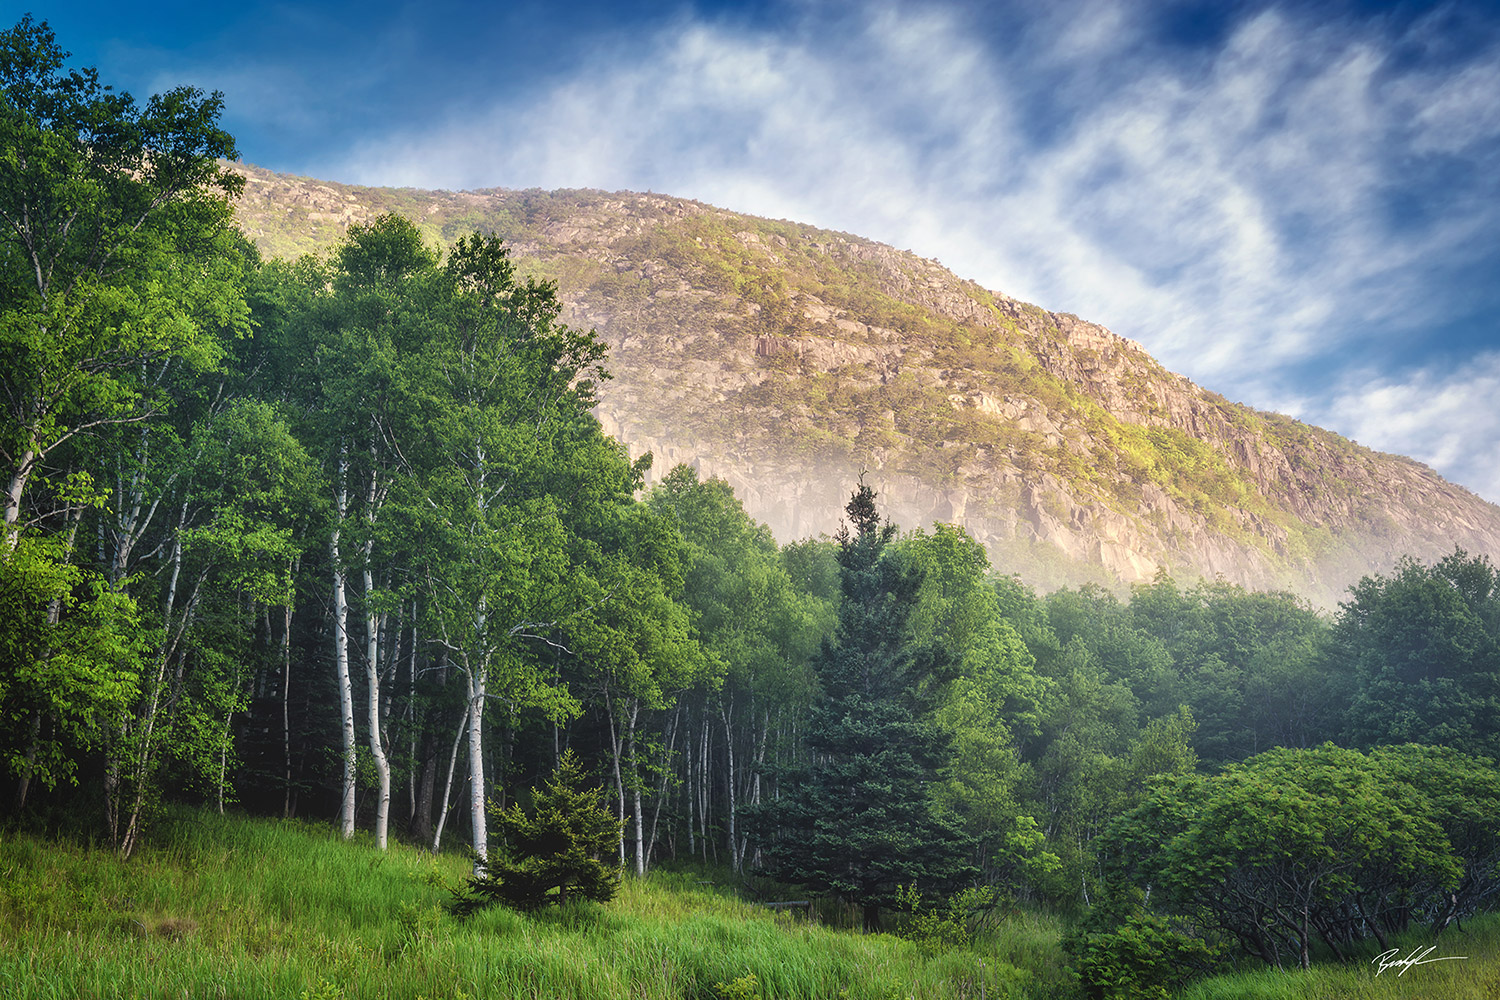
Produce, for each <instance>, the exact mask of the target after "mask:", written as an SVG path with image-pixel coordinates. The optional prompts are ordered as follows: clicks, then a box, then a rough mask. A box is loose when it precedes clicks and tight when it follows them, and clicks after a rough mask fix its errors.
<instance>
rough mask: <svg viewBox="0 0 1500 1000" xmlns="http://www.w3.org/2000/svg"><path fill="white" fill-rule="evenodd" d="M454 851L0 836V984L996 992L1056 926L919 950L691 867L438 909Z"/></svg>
mask: <svg viewBox="0 0 1500 1000" xmlns="http://www.w3.org/2000/svg"><path fill="white" fill-rule="evenodd" d="M466 870H467V862H466V861H465V860H464V859H463V858H461V857H457V856H445V857H440V858H433V857H431V856H430V855H428V854H426V853H425V852H420V851H417V850H414V849H411V848H405V847H393V848H392V849H391V850H390V851H389V852H387V853H380V852H378V851H376V850H375V849H374V848H373V846H372V845H371V844H370V843H369V842H368V841H366V840H363V839H356V840H355V841H354V842H353V843H344V842H341V841H340V840H338V839H337V838H336V837H335V836H334V834H333V833H332V831H331V830H329V829H327V828H324V827H320V826H309V825H304V824H298V823H280V822H274V821H268V820H253V819H243V818H230V819H224V818H220V817H218V816H213V815H208V814H198V813H176V814H173V815H172V816H171V817H170V818H169V819H168V821H167V822H165V823H164V824H163V825H162V826H161V827H160V828H159V829H158V832H157V836H156V838H155V844H154V845H148V846H147V848H146V849H144V850H143V851H141V852H140V853H139V854H138V855H137V856H136V857H135V858H134V859H132V860H131V861H130V862H128V863H122V862H120V861H119V860H117V859H116V858H115V857H114V855H113V854H111V853H110V852H109V851H107V850H103V849H100V848H97V847H94V846H90V845H87V844H77V843H68V842H42V841H38V840H36V839H33V838H30V837H25V836H6V837H4V838H3V839H0V930H3V941H0V996H5V997H13V998H16V1000H32V998H43V997H45V998H62V997H69V998H71V997H101V998H102V997H152V998H156V997H188V998H196V997H235V998H241V997H243V998H262V997H264V998H288V1000H293V998H307V1000H338V998H344V1000H355V998H365V997H370V998H375V997H380V998H413V1000H415V998H429V1000H436V998H440V997H441V998H455V1000H456V998H460V997H468V998H475V1000H477V998H481V997H507V998H509V997H536V998H579V1000H584V998H587V1000H600V998H614V997H643V998H671V1000H700V998H701V1000H713V998H718V997H721V996H722V997H729V996H756V997H767V998H770V997H788V998H792V997H804V998H810V1000H811V998H834V997H848V998H850V1000H863V998H869V1000H892V998H896V997H913V998H939V997H963V998H969V997H973V998H981V997H982V998H985V1000H989V998H996V1000H999V998H1005V997H1023V996H1026V995H1027V994H1028V992H1031V993H1032V995H1041V994H1040V993H1037V992H1035V988H1038V987H1040V988H1042V992H1052V990H1051V989H1050V987H1048V985H1047V980H1046V977H1042V978H1040V979H1038V978H1036V977H1034V976H1033V975H1032V974H1031V973H1028V972H1026V971H1023V970H1022V969H1021V968H1019V967H1018V966H1019V965H1020V964H1021V963H1023V962H1024V963H1028V964H1029V963H1030V962H1033V961H1039V962H1043V963H1049V962H1050V963H1055V961H1056V958H1057V953H1056V941H1057V938H1058V929H1057V927H1056V926H1055V925H1051V924H1048V923H1047V922H1046V920H1045V919H1044V918H1038V917H1025V916H1017V917H1013V918H1011V920H1009V921H1007V923H1006V924H1005V925H1003V926H1002V927H1001V929H1000V930H999V932H997V933H995V934H993V935H991V937H990V939H989V940H988V942H987V943H986V944H985V945H983V946H980V947H976V948H975V949H974V950H960V951H956V952H950V953H947V954H928V953H925V952H923V951H922V950H921V949H919V948H918V947H916V946H915V945H913V944H911V943H910V942H907V941H904V940H901V939H899V938H895V937H891V936H888V935H869V936H866V935H860V934H852V933H848V932H846V931H839V930H835V929H832V928H828V927H823V926H819V925H816V924H809V923H807V922H805V921H803V920H801V919H800V918H790V917H787V916H785V915H781V916H777V915H775V914H772V913H769V912H768V911H766V910H764V909H761V908H758V907H755V906H753V905H751V904H748V903H744V902H741V901H739V900H737V899H735V898H733V897H732V896H731V895H730V894H728V893H724V892H718V891H714V890H712V889H708V888H704V887H702V886H699V885H697V884H696V883H695V881H694V880H693V878H692V877H690V876H685V875H677V876H674V875H671V874H666V875H663V876H659V877H653V878H652V879H648V880H646V881H636V880H627V881H626V883H625V885H624V886H623V888H622V890H621V893H620V895H619V897H617V899H616V900H615V901H613V902H612V903H610V904H609V905H608V906H600V905H597V904H581V905H572V906H569V907H567V908H566V909H563V910H555V911H551V912H546V913H543V914H541V915H538V916H521V915H519V914H516V913H512V912H510V911H506V910H501V909H494V910H489V911H485V912H483V913H481V914H480V915H479V916H477V917H475V918H472V919H470V920H468V921H464V922H461V921H458V920H456V919H454V918H452V917H450V916H448V915H447V914H446V913H445V912H443V910H442V907H441V903H442V901H443V899H444V897H445V895H446V893H445V890H444V889H443V887H442V885H443V883H445V882H446V883H448V884H453V883H456V882H458V881H459V880H460V879H461V878H462V877H463V876H464V874H465V872H466Z"/></svg>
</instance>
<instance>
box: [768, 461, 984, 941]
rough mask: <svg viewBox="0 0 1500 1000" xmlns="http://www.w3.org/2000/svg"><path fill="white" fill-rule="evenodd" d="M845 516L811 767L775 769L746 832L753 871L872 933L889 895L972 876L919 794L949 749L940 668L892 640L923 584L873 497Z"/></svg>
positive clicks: (941, 887) (811, 729) (898, 638)
mask: <svg viewBox="0 0 1500 1000" xmlns="http://www.w3.org/2000/svg"><path fill="white" fill-rule="evenodd" d="M845 511H846V512H847V513H848V515H849V522H850V525H852V530H851V528H850V527H848V526H846V527H844V528H842V529H840V532H839V535H838V543H839V556H838V558H839V567H840V582H841V586H842V589H843V603H842V605H841V606H840V609H839V620H838V627H837V629H836V631H835V634H834V637H833V639H832V640H830V641H825V642H824V644H823V646H822V648H821V650H820V651H819V652H818V654H817V656H816V657H815V658H814V661H813V666H814V669H815V671H816V673H817V675H818V678H819V680H820V681H821V682H822V686H823V694H824V700H823V702H822V703H821V704H820V705H818V706H817V707H816V708H815V709H814V712H813V714H812V717H811V719H810V721H809V724H808V729H807V733H806V736H805V737H804V745H805V746H806V749H807V750H808V752H809V754H810V757H811V761H812V762H811V764H809V765H808V766H807V767H805V768H802V769H799V770H798V772H796V773H788V772H783V773H782V775H781V783H780V787H781V796H780V798H779V799H777V800H775V801H772V802H769V803H766V804H765V805H763V806H761V807H760V808H759V809H756V810H754V811H753V812H752V814H751V817H750V822H751V831H752V836H753V837H754V838H755V840H756V842H757V843H758V844H759V846H760V847H761V851H762V871H763V872H764V874H766V875H769V876H770V877H772V878H774V879H777V880H778V881H782V882H787V883H794V884H798V885H804V886H806V887H807V888H808V889H810V890H812V891H813V892H819V893H828V894H831V895H834V896H836V897H837V898H839V899H841V900H843V901H844V902H846V903H850V904H853V905H857V906H859V907H861V909H862V910H863V919H864V925H865V929H866V930H878V929H879V927H880V910H881V908H882V907H885V906H892V905H895V904H896V903H897V894H898V889H899V887H900V886H902V885H910V884H912V883H916V884H917V885H919V886H920V887H921V889H922V891H925V892H937V893H943V892H947V891H951V890H953V889H955V888H957V887H958V886H959V885H961V884H962V883H963V882H964V881H966V880H968V879H970V878H972V877H973V876H974V874H975V872H974V870H973V869H972V868H971V867H969V866H968V865H967V864H966V862H965V858H966V857H967V852H968V851H969V849H970V848H971V847H972V844H971V843H970V840H969V838H968V837H967V836H966V835H965V834H964V833H963V832H962V830H961V829H960V828H959V826H958V824H957V823H956V822H955V821H954V820H953V819H952V818H951V817H947V816H943V815H940V814H939V813H938V812H937V811H936V810H935V809H934V805H933V801H932V798H931V795H930V794H929V790H930V788H931V786H932V783H933V781H934V779H935V776H936V773H937V770H938V768H940V767H941V766H942V764H943V763H944V762H945V761H946V760H947V758H948V756H949V747H948V744H947V740H946V739H945V738H944V736H943V735H942V733H941V731H940V730H939V729H938V728H937V727H936V726H935V725H933V723H932V721H931V720H930V706H929V705H928V704H927V703H926V702H927V699H926V697H925V695H926V693H927V692H929V691H930V690H932V689H933V688H934V687H935V686H936V684H937V682H940V681H941V680H942V679H943V677H944V672H945V670H946V667H947V663H946V658H945V657H944V656H942V655H941V653H940V652H939V651H937V650H934V649H932V648H931V647H927V648H914V647H913V646H912V645H911V644H910V643H909V642H907V641H906V640H905V638H904V636H905V632H906V629H905V625H906V619H907V617H908V615H909V614H910V613H911V610H912V608H913V606H914V605H915V602H916V599H917V593H918V590H919V589H920V586H921V573H920V571H919V570H917V569H915V568H913V567H910V566H908V565H905V564H903V563H902V562H901V561H900V560H899V559H898V558H895V557H894V554H893V553H888V552H887V545H888V543H889V542H890V541H891V540H892V538H893V537H894V536H895V533H896V528H895V526H894V525H891V524H883V523H882V521H881V518H880V515H879V513H878V512H877V510H876V508H875V491H874V490H872V489H871V488H870V487H868V486H866V485H865V484H864V483H862V482H861V483H860V485H859V487H858V489H856V490H855V492H854V495H853V496H852V497H851V499H850V501H849V504H848V505H847V506H846V507H845Z"/></svg>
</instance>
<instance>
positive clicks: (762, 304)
mask: <svg viewBox="0 0 1500 1000" xmlns="http://www.w3.org/2000/svg"><path fill="white" fill-rule="evenodd" d="M241 169H242V170H243V171H244V173H245V174H246V176H247V179H248V183H247V185H246V193H245V196H244V197H243V198H242V199H241V202H240V205H239V209H238V213H239V218H240V221H241V225H242V227H243V228H244V230H245V232H246V233H247V235H249V236H250V237H251V238H252V239H254V240H255V241H256V243H257V244H258V245H259V246H260V247H261V249H262V252H264V253H266V254H269V255H281V256H287V255H293V254H297V253H303V252H309V251H317V250H321V249H325V248H326V247H327V246H329V245H330V244H331V243H332V241H334V240H335V239H337V238H338V236H340V235H341V234H342V233H343V231H344V230H345V228H346V227H347V226H348V224H349V223H351V222H357V221H365V220H368V219H370V218H373V217H374V216H375V215H377V214H379V213H381V212H385V211H395V212H399V213H401V214H403V215H405V216H407V217H409V218H411V219H413V220H415V221H416V222H418V223H419V224H420V225H421V226H422V227H423V229H424V231H425V232H427V233H429V234H430V235H431V236H432V237H433V238H434V239H435V240H441V241H444V242H448V241H451V240H452V239H454V238H456V237H457V236H459V235H462V234H464V233H465V232H468V231H471V230H474V229H479V230H481V231H484V232H493V233H496V234H498V235H499V236H501V237H503V238H504V239H505V240H506V241H507V242H508V243H509V244H510V245H511V246H512V247H513V248H514V251H515V253H516V255H517V257H518V258H519V260H520V261H521V262H522V264H523V267H524V268H525V269H527V270H529V271H530V272H532V273H539V274H541V275H544V276H546V277H550V278H553V279H555V280H556V281H557V283H558V288H559V291H560V294H561V297H562V299H563V300H564V302H565V303H566V308H567V312H566V318H567V320H568V321H569V322H570V323H572V324H574V325H579V326H585V327H593V328H596V329H597V330H598V331H599V333H600V335H601V336H602V337H603V339H604V340H605V341H606V342H607V343H608V344H609V346H610V350H611V361H610V368H611V370H612V371H613V373H614V376H615V377H614V380H613V381H611V382H610V383H608V384H606V386H605V387H604V390H603V392H602V393H601V400H600V404H599V407H598V409H597V411H596V413H597V415H598V417H599V419H600V421H601V422H602V423H603V424H604V427H605V429H606V430H607V431H608V432H610V433H612V434H614V435H616V436H617V437H619V438H620V439H621V440H622V441H624V442H625V443H626V444H627V445H628V446H629V447H630V449H631V452H632V454H640V453H641V452H644V451H651V452H653V454H654V456H655V469H654V471H655V473H656V474H658V475H661V474H665V473H666V471H668V470H669V469H670V468H671V467H672V466H673V465H675V464H676V463H678V462H688V463H690V464H693V465H695V466H697V467H698V468H699V470H700V471H701V472H702V473H703V474H705V475H710V474H711V475H717V476H721V477H723V478H724V479H726V480H728V481H729V482H730V483H731V484H732V485H733V486H734V488H735V490H736V492H737V493H738V494H739V495H740V496H741V497H742V498H743V500H744V502H745V505H746V507H747V509H748V510H749V511H750V513H751V514H752V516H754V517H756V518H757V519H760V520H762V521H765V522H766V523H768V524H769V525H770V526H771V527H772V529H773V530H774V531H775V532H776V534H777V536H778V538H780V539H782V540H783V541H785V540H788V539H791V538H796V537H804V536H808V535H815V534H817V533H819V532H830V531H832V530H833V529H834V528H835V527H836V526H837V524H838V521H839V517H840V514H841V508H842V504H843V502H844V500H845V498H847V496H848V493H849V489H850V487H851V484H852V483H853V482H854V480H855V478H856V477H857V476H858V475H859V473H860V471H861V470H866V478H867V481H869V482H871V483H872V485H874V486H875V487H876V488H877V489H878V490H879V491H880V492H881V494H882V495H883V499H884V502H885V504H886V505H887V509H888V512H889V514H890V516H892V517H893V518H894V519H895V520H896V521H897V522H898V523H900V524H902V525H903V526H905V527H916V526H918V525H926V524H928V523H930V522H932V521H935V520H936V521H951V522H955V523H958V524H961V525H963V526H964V527H965V528H966V529H967V530H968V531H969V532H970V534H972V535H973V536H974V537H975V538H977V539H979V540H980V541H981V542H982V543H983V544H984V545H985V546H986V548H987V550H988V551H989V552H990V555H991V559H992V561H993V562H994V564H995V566H996V568H997V569H999V570H1001V571H1002V572H1017V573H1019V574H1020V575H1021V576H1022V578H1023V579H1026V580H1028V581H1029V582H1032V583H1034V584H1037V585H1040V586H1054V585H1057V584H1060V583H1065V582H1073V583H1076V582H1080V581H1083V580H1089V579H1093V580H1098V581H1100V582H1105V583H1116V582H1125V583H1130V582H1135V581H1140V580H1146V579H1149V578H1151V577H1152V576H1153V575H1154V574H1155V573H1156V571H1157V569H1158V567H1166V568H1167V569H1168V570H1170V571H1172V572H1173V573H1174V574H1177V575H1179V576H1185V577H1191V576H1199V575H1201V576H1205V577H1210V578H1212V577H1215V576H1222V577H1224V578H1225V579H1227V580H1229V581H1231V582H1235V583H1241V584H1245V585H1247V586H1252V587H1279V588H1286V589H1291V590H1294V591H1297V592H1299V593H1302V594H1305V595H1307V596H1308V597H1310V598H1312V599H1314V600H1316V601H1319V602H1322V603H1329V602H1332V601H1334V600H1336V599H1337V598H1338V596H1339V595H1340V594H1341V593H1342V591H1343V589H1344V588H1345V587H1346V586H1347V584H1348V583H1350V582H1352V581H1353V580H1356V579H1357V578H1358V577H1359V576H1361V575H1362V574H1364V573H1367V572H1370V571H1371V570H1372V569H1377V570H1378V569H1384V568H1386V567H1388V566H1390V565H1391V564H1392V563H1393V562H1394V561H1395V560H1396V559H1397V558H1398V557H1399V556H1401V555H1402V554H1412V555H1415V556H1418V557H1422V558H1434V557H1438V556H1441V555H1443V554H1445V553H1447V552H1450V551H1452V549H1453V548H1454V546H1455V545H1458V546H1461V547H1463V548H1464V549H1466V550H1468V551H1470V552H1479V553H1486V554H1489V555H1491V556H1494V555H1496V554H1497V553H1500V508H1497V507H1495V506H1494V505H1492V504H1489V503H1487V502H1485V501H1483V500H1481V499H1480V498H1478V497H1476V496H1474V495H1473V494H1472V493H1470V492H1468V491H1467V490H1465V489H1463V488H1462V487H1459V486H1456V485H1454V484H1452V483H1449V482H1447V481H1445V480H1444V479H1442V478H1441V477H1440V476H1438V475H1437V474H1436V473H1435V472H1433V471H1432V470H1431V469H1428V468H1427V467H1425V466H1423V465H1421V464H1419V463H1417V462H1414V461H1411V460H1409V459H1406V458H1401V457H1399V456H1393V455H1385V454H1380V453H1377V452H1374V451H1371V450H1370V449H1367V448H1363V447H1360V446H1358V445H1356V444H1354V443H1352V442H1350V441H1348V440H1346V439H1344V438H1342V437H1339V436H1338V435H1336V434H1333V433H1331V432H1329V431H1325V430H1322V429H1319V428H1316V427H1311V426H1308V425H1306V424H1302V423H1300V422H1297V421H1294V420H1291V419H1290V418H1287V417H1285V416H1281V415H1279V414H1272V413H1264V412H1260V411H1256V410H1253V409H1251V408H1249V407H1245V406H1241V405H1238V404H1235V403H1231V402H1229V401H1227V400H1225V399H1223V398H1222V397H1220V396H1217V395H1215V394H1214V393H1212V392H1209V391H1207V390H1205V389H1203V388H1200V387H1199V386H1196V385H1194V384H1193V383H1192V382H1190V381H1189V380H1188V379H1186V378H1184V377H1182V376H1180V375H1175V374H1173V373H1171V372H1168V371H1167V370H1165V369H1164V368H1162V366H1161V365H1159V364H1158V363H1157V362H1156V361H1155V360H1153V359H1152V358H1151V357H1150V355H1148V354H1147V353H1146V352H1145V350H1143V349H1142V347H1141V346H1140V345H1139V344H1137V343H1135V342H1133V341H1129V340H1126V339H1124V338H1122V337H1119V336H1116V335H1115V334H1113V333H1111V332H1110V331H1108V330H1106V329H1105V328H1103V327H1101V326H1098V325H1096V324H1093V323H1089V322H1086V321H1084V320H1081V319H1079V318H1077V317H1075V316H1071V315H1067V314H1059V313H1050V312H1047V311H1045V310H1043V309H1040V308H1038V307H1036V306H1033V305H1029V304H1027V303H1023V302H1019V301H1017V300H1014V299H1011V298H1009V297H1007V296H1005V295H1003V294H1000V293H998V292H992V291H988V290H986V289H984V288H981V287H980V286H978V285H976V284H974V283H973V282H968V281H963V280H960V279H959V278H957V277H956V276H955V275H953V274H952V273H951V272H949V271H948V270H946V269H945V268H943V267H942V266H940V265H939V264H937V263H935V262H933V261H929V260H924V259H922V258H919V257H917V256H915V255H913V254H910V253H907V252H903V251H898V250H894V249H892V248H890V247H887V246H883V245H881V244H878V243H874V242H871V241H868V240H864V239H860V238H858V237H854V236H850V235H847V234H843V233H834V232H829V231H826V230H820V229H816V228H814V227H811V226H805V225H798V224H795V223H789V222H779V221H770V220H765V219H759V218H754V217H751V216H746V215H740V214H736V213H734V212H729V211H725V210H722V209H718V208H714V207H712V206H708V205H704V204H701V203H698V202H694V201H688V200H684V199H680V198H671V197H667V196H662V195H654V194H632V193H626V192H618V193H613V194H607V193H604V192H598V191H555V192H543V191H536V190H531V191H505V190H490V191H473V192H457V193H455V192H446V191H431V192H428V191H415V190H410V189H382V188H361V187H351V186H345V185H339V184H333V183H329V182H324V181H314V180H308V179H305V178H296V177H288V176H283V175H276V174H271V173H269V172H266V171H263V170H259V169H257V168H254V167H243V168H241Z"/></svg>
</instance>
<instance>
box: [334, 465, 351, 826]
mask: <svg viewBox="0 0 1500 1000" xmlns="http://www.w3.org/2000/svg"><path fill="white" fill-rule="evenodd" d="M348 471H349V454H348V450H347V449H341V450H340V452H339V471H338V484H337V493H336V495H335V497H334V500H335V504H336V514H337V518H338V519H337V520H336V521H335V522H334V526H333V532H332V534H330V535H329V538H328V556H329V559H330V560H331V562H332V566H333V666H334V671H335V673H336V674H337V677H338V686H339V720H340V722H341V724H342V727H343V728H342V736H341V743H340V747H341V749H342V751H343V756H344V773H343V792H342V795H341V797H340V799H339V832H340V833H341V834H342V835H343V837H344V839H345V840H348V839H350V838H351V837H353V836H354V778H355V774H354V764H355V758H354V688H353V684H352V682H351V680H350V678H349V597H348V588H347V584H346V579H345V575H344V566H343V560H342V558H341V556H340V553H339V534H340V532H341V530H342V526H343V523H344V517H345V515H346V514H347V513H348V509H349V494H348V490H347V488H346V487H345V485H344V477H345V476H346V475H347V474H348Z"/></svg>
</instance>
